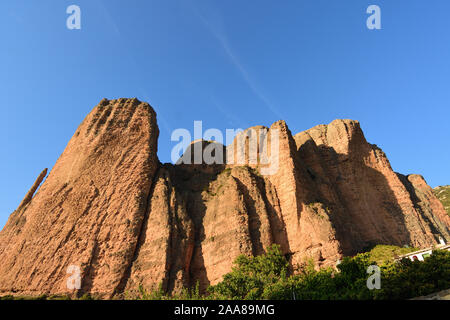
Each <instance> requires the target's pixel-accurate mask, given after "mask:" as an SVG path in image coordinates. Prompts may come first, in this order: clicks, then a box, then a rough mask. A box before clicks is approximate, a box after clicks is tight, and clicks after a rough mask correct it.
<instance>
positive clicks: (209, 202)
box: [0, 99, 450, 298]
mask: <svg viewBox="0 0 450 320" xmlns="http://www.w3.org/2000/svg"><path fill="white" fill-rule="evenodd" d="M252 133H253V134H255V133H256V136H257V137H258V138H257V139H256V140H253V142H255V145H254V146H255V150H265V151H267V152H265V153H264V152H263V153H264V154H263V155H260V154H259V153H257V154H255V153H253V152H252V151H251V150H252V149H251V145H252V140H251V137H252ZM261 133H262V135H261ZM264 134H265V135H264ZM253 137H254V136H253ZM157 138H158V127H157V123H156V114H155V112H154V111H153V109H152V108H151V107H150V106H149V105H148V104H147V103H142V102H140V101H138V100H137V99H118V100H111V101H108V100H106V99H104V100H102V101H101V102H100V104H99V105H98V106H96V107H95V108H94V110H93V111H92V112H91V113H90V114H89V115H88V116H87V118H86V119H85V120H84V121H83V123H82V124H81V125H80V127H79V128H78V129H77V131H76V133H75V135H74V136H73V137H72V139H71V140H70V142H69V144H68V146H67V148H66V150H65V151H64V152H63V154H62V155H61V157H60V158H59V159H58V161H57V163H56V164H55V166H54V168H53V169H52V170H51V172H50V174H49V176H48V177H47V178H46V179H45V181H44V182H43V184H42V186H41V187H40V188H39V185H40V184H41V182H42V181H43V180H44V177H45V175H46V173H47V171H46V170H44V172H42V173H41V175H40V176H39V177H38V179H37V180H36V183H35V184H34V185H33V187H32V188H31V189H30V191H29V192H28V193H27V195H26V196H25V198H24V200H23V201H22V203H21V204H20V205H19V207H18V209H17V210H16V211H14V212H13V213H12V214H11V216H10V218H9V220H8V222H7V224H6V226H5V227H4V229H3V230H2V231H1V233H0V261H2V263H1V264H0V294H11V293H12V294H21V295H24V294H42V293H48V294H74V293H76V294H78V295H81V294H83V293H91V294H96V295H99V296H101V297H105V298H111V297H113V296H118V297H123V296H124V295H125V294H130V295H133V294H134V292H135V291H136V290H138V288H139V287H140V286H142V287H144V288H146V289H151V288H156V287H158V286H160V285H162V287H163V289H165V290H167V291H168V292H178V291H179V290H181V288H183V287H188V286H192V285H195V284H196V283H199V284H200V288H201V289H202V290H204V289H205V288H207V286H208V285H212V284H215V283H217V282H219V281H220V280H221V279H222V276H223V275H224V274H225V273H227V272H229V271H231V267H232V265H233V261H234V259H235V258H236V257H237V256H238V255H240V254H246V255H259V254H263V253H264V252H265V250H266V248H267V247H268V246H270V245H271V244H273V243H276V244H279V245H280V247H281V249H282V250H283V252H284V254H285V255H286V257H287V258H288V259H289V261H290V264H291V267H292V271H293V272H295V271H296V268H297V266H298V265H299V264H301V263H303V262H305V261H306V260H308V259H313V260H314V262H315V263H316V265H317V266H319V267H320V266H334V265H335V264H336V262H337V261H338V260H339V259H341V258H342V257H343V256H344V255H352V254H355V253H357V252H361V251H363V250H364V249H366V248H368V247H370V246H373V245H375V244H391V245H399V246H404V245H409V246H415V247H427V246H430V245H433V244H436V243H438V239H439V236H441V237H443V238H444V239H446V240H447V241H450V230H449V229H450V217H449V216H448V215H447V214H446V212H445V210H444V207H443V205H442V204H441V202H440V201H439V200H438V199H437V198H436V197H435V196H434V194H433V191H432V189H431V188H430V187H429V186H428V185H427V184H426V182H425V180H424V179H423V178H422V177H421V176H418V175H410V176H403V175H401V174H398V173H395V172H394V171H393V170H392V168H391V166H390V164H389V161H388V159H387V157H386V155H385V154H384V153H383V152H382V151H381V150H380V149H379V148H378V147H376V146H375V145H371V144H369V143H367V141H366V140H365V138H364V134H363V132H362V130H361V128H360V126H359V123H358V122H357V121H352V120H335V121H333V122H332V123H330V124H329V125H319V126H317V127H314V128H312V129H309V130H307V131H304V132H300V133H298V134H296V135H295V136H293V135H292V134H291V132H290V130H289V129H288V127H287V125H286V123H285V122H284V121H278V122H275V123H274V124H273V125H272V126H271V127H270V128H265V127H262V126H258V127H253V128H249V129H248V130H246V131H245V132H244V133H243V134H242V135H238V136H237V137H236V138H235V141H234V142H233V144H231V145H230V146H227V147H224V146H222V145H219V144H217V145H214V144H211V142H203V141H200V142H199V141H196V142H194V143H197V144H198V143H200V144H198V145H197V146H199V148H200V149H202V150H203V149H206V148H208V146H212V147H213V148H214V147H217V149H216V151H218V150H221V151H220V152H219V153H216V154H215V155H216V156H217V155H218V154H220V156H221V157H222V160H223V161H218V163H214V164H207V163H211V162H210V161H207V162H206V163H205V162H203V163H200V164H199V163H196V161H195V162H194V161H187V163H183V161H178V162H177V164H176V165H172V164H161V163H159V161H158V159H157V156H156V152H157ZM241 138H242V139H241ZM189 149H197V150H198V148H197V147H195V148H188V150H189ZM210 149H211V148H210ZM223 149H225V150H223ZM222 151H223V152H222ZM181 159H189V160H193V157H192V155H191V154H185V155H183V157H182V158H181ZM38 188H39V190H38ZM36 190H37V192H36ZM74 267H75V269H76V270H79V275H80V286H79V289H77V288H76V289H75V290H74V289H73V287H70V286H68V279H69V277H72V276H73V274H72V273H73V270H74ZM70 268H72V269H70ZM77 268H78V269H77ZM68 271H69V273H68Z"/></svg>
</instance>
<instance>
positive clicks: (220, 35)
mask: <svg viewBox="0 0 450 320" xmlns="http://www.w3.org/2000/svg"><path fill="white" fill-rule="evenodd" d="M194 12H195V14H196V15H197V16H198V17H199V19H200V20H201V21H202V23H203V24H204V25H205V26H206V28H207V29H208V30H209V31H210V32H211V33H212V34H213V35H214V37H215V38H216V39H217V40H218V42H219V44H220V45H221V47H222V48H223V50H224V52H225V54H226V55H227V56H228V58H229V59H230V61H231V62H232V63H233V65H234V66H235V67H236V68H237V70H238V71H239V73H240V74H241V76H242V78H243V79H244V81H245V82H246V83H247V85H248V86H249V87H250V89H251V90H252V92H253V93H254V94H255V95H256V96H257V97H258V99H259V100H261V101H262V102H263V103H264V104H265V105H266V106H267V108H268V109H269V110H270V111H271V112H272V113H273V114H275V115H276V116H277V117H279V119H283V117H282V115H281V113H280V111H279V110H278V108H277V107H276V106H275V105H274V104H273V103H272V102H271V101H270V100H269V99H268V98H267V97H266V96H265V95H264V94H263V93H262V92H261V90H260V89H259V88H258V87H257V86H256V84H255V82H254V81H253V80H252V78H251V77H250V75H249V73H248V71H247V69H246V68H245V67H244V65H243V64H242V63H241V62H240V60H239V58H238V57H237V56H236V54H235V53H234V51H233V49H232V47H231V45H230V43H229V41H228V39H227V37H226V35H225V33H224V32H220V31H219V30H218V28H217V27H215V26H214V25H213V24H212V23H210V22H209V21H208V19H206V18H205V17H204V16H203V15H202V14H201V13H200V12H199V10H197V9H196V8H194Z"/></svg>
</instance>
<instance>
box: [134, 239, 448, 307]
mask: <svg viewBox="0 0 450 320" xmlns="http://www.w3.org/2000/svg"><path fill="white" fill-rule="evenodd" d="M388 249H389V250H390V251H392V250H393V248H391V247H390V248H388ZM377 250H378V251H377V253H376V255H374V254H373V252H367V253H361V254H358V255H356V256H354V257H346V258H344V259H343V261H342V262H341V263H340V264H339V265H338V266H337V270H335V269H332V268H323V269H319V270H317V269H316V268H314V264H312V262H308V263H305V264H304V265H302V266H300V271H299V273H297V274H295V275H289V264H288V262H287V260H286V259H285V257H284V256H283V254H282V253H281V250H280V248H279V247H278V246H276V245H273V246H272V247H270V248H269V249H268V250H267V253H266V254H264V255H260V256H257V257H248V256H245V255H241V256H239V257H238V258H237V259H236V261H235V263H234V267H233V268H232V271H231V272H230V273H228V274H226V275H225V276H224V277H223V281H222V282H220V283H218V284H216V285H214V286H211V287H209V288H208V291H207V294H206V295H201V294H200V293H199V288H198V284H197V286H196V287H195V288H194V289H192V290H189V289H184V290H183V292H182V293H181V294H179V295H175V296H168V295H166V294H165V293H164V291H163V290H162V289H161V288H160V289H159V290H157V291H154V292H151V293H147V292H145V290H143V289H142V287H140V289H139V290H140V292H141V298H143V299H195V300H196V299H251V300H255V299H278V300H290V299H296V300H371V299H376V300H380V299H409V298H413V297H417V296H423V295H428V294H431V293H434V292H437V291H440V290H445V289H449V288H450V252H449V251H442V250H435V251H434V252H433V254H432V255H431V256H430V257H428V258H426V259H425V261H410V260H408V259H404V260H402V261H400V262H395V261H393V259H392V258H391V259H390V261H387V260H386V259H385V254H382V256H383V261H385V262H384V263H382V264H379V267H380V270H381V288H380V289H378V290H377V289H374V290H369V289H368V288H367V279H368V277H369V276H370V275H369V274H367V268H368V267H369V266H370V265H375V264H377V262H375V260H378V259H374V258H376V257H378V256H379V254H380V252H379V251H380V250H381V249H380V248H378V249H377ZM394 251H398V250H397V249H395V250H393V252H394ZM401 251H403V250H401Z"/></svg>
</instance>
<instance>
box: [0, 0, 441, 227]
mask: <svg viewBox="0 0 450 320" xmlns="http://www.w3.org/2000/svg"><path fill="white" fill-rule="evenodd" d="M71 4H76V5H79V6H80V7H81V11H82V17H81V19H82V22H81V23H82V25H81V27H82V29H81V30H68V29H67V28H66V19H67V17H68V15H67V14H66V8H67V7H68V6H69V5H71ZM370 4H377V5H379V6H380V7H381V11H382V30H375V31H370V30H368V29H367V28H366V19H367V17H368V15H367V14H366V8H367V7H368V6H369V5H370ZM449 12H450V1H448V0H440V1H438V0H434V1H406V0H396V1H391V0H390V1H381V0H371V1H364V0H340V1H338V0H327V1H325V0H308V1H306V0H304V1H301V0H292V1H275V0H270V1H266V0H258V1H256V0H246V1H242V0H240V1H237V0H233V1H230V0H227V1H223V0H220V1H219V0H217V1H213V0H204V1H200V0H199V1H194V0H191V1H181V0H180V1H166V0H164V1H163V0H159V1H144V0H142V1H138V0H134V1H131V0H127V1H125V0H121V1H119V0H103V1H102V0H71V1H63V0H58V1H55V0H40V1H35V0H28V1H25V0H2V1H1V3H0V36H1V50H0V71H1V72H0V99H1V101H0V107H1V115H2V118H1V119H2V125H1V126H0V139H1V145H2V153H1V157H0V167H1V169H2V170H1V171H2V173H1V179H0V227H1V226H3V224H4V223H5V222H6V219H7V217H8V216H9V214H10V213H11V212H12V211H13V210H14V209H15V208H16V207H17V206H18V204H19V203H20V201H21V199H22V198H23V196H24V195H25V193H26V192H27V190H28V189H29V188H30V186H31V185H32V183H33V182H34V180H35V178H36V177H37V175H38V174H39V173H40V171H41V170H42V169H43V168H45V167H48V168H51V167H52V166H53V165H54V163H55V161H56V160H57V158H58V157H59V155H60V154H61V152H62V151H63V150H64V148H65V146H66V144H67V142H68V141H69V139H70V138H71V136H72V135H73V133H74V132H75V129H76V127H77V126H78V125H79V123H80V122H81V121H82V120H83V118H84V117H85V116H86V115H87V114H88V112H89V111H90V110H91V109H92V107H94V106H95V105H96V104H97V103H98V102H99V101H100V100H101V99H102V98H103V97H106V98H109V99H113V98H119V97H138V98H139V99H141V100H144V101H148V102H149V103H150V104H151V105H152V106H153V107H154V108H155V110H156V112H157V114H158V122H159V127H160V131H161V134H160V138H159V151H158V154H159V158H160V160H161V161H163V162H168V161H170V151H171V148H172V147H173V146H174V145H175V143H173V142H171V141H170V134H171V132H172V130H174V129H176V128H180V127H181V128H188V129H191V130H192V126H193V121H194V120H202V121H203V125H204V127H206V128H219V129H221V130H224V129H225V128H247V127H249V126H253V125H259V124H262V125H270V124H271V123H273V122H274V121H276V120H279V119H284V120H286V121H287V123H288V125H289V127H290V129H291V131H292V132H293V133H296V132H299V131H302V130H305V129H308V128H310V127H313V126H315V125H317V124H321V123H329V122H330V121H332V120H333V119H336V118H351V119H357V120H359V121H360V122H361V125H362V128H363V130H364V132H365V134H366V137H367V139H368V140H369V142H371V143H375V144H377V145H379V146H380V147H381V148H382V149H383V150H384V151H385V152H386V153H387V155H388V157H389V159H390V161H391V164H392V166H393V168H394V170H396V171H398V172H401V173H405V174H408V173H420V174H423V175H424V176H425V178H426V179H427V181H428V182H429V184H430V185H432V186H433V187H434V186H436V185H442V184H450V172H449V170H448V164H449V163H450V148H449V147H448V146H449V141H450V130H449V126H448V123H449V116H450V110H449V106H450V105H449V101H450V88H449V76H450V23H449V20H448V13H449Z"/></svg>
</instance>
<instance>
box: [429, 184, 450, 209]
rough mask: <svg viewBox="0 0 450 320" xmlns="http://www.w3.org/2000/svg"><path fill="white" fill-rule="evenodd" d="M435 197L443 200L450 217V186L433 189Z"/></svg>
mask: <svg viewBox="0 0 450 320" xmlns="http://www.w3.org/2000/svg"><path fill="white" fill-rule="evenodd" d="M433 192H434V194H435V196H436V197H437V198H438V199H439V200H441V202H442V204H443V205H444V208H445V210H446V211H447V213H448V215H450V186H441V187H436V188H434V189H433Z"/></svg>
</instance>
